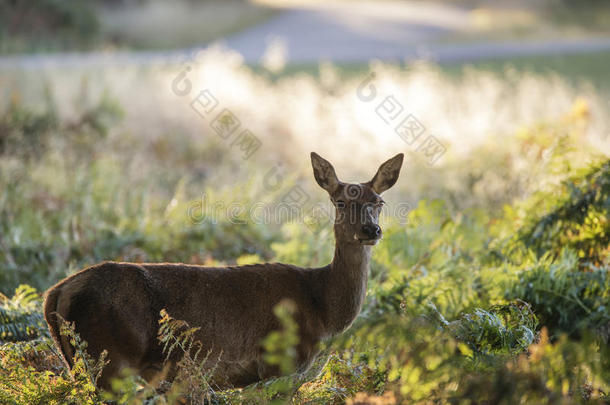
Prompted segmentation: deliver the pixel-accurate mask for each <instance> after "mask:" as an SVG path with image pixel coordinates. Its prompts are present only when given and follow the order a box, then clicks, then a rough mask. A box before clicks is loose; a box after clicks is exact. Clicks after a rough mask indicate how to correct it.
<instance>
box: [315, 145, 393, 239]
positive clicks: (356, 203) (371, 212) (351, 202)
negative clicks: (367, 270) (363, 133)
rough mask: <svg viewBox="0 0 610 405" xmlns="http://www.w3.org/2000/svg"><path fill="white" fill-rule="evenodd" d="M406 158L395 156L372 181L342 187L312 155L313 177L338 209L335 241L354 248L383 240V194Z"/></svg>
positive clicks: (331, 169)
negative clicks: (381, 218) (381, 220)
mask: <svg viewBox="0 0 610 405" xmlns="http://www.w3.org/2000/svg"><path fill="white" fill-rule="evenodd" d="M403 158H404V155H403V154H402V153H400V154H398V155H396V156H394V157H393V158H391V159H390V160H388V161H386V162H385V163H383V164H382V165H381V166H380V167H379V170H377V173H376V174H375V176H374V177H373V179H372V180H371V181H368V182H366V183H343V182H342V181H340V180H339V179H338V177H337V174H336V173H335V169H334V167H333V165H332V164H330V162H328V161H327V160H326V159H324V158H322V157H321V156H320V155H318V154H317V153H315V152H312V153H311V164H312V166H313V174H314V177H315V179H316V181H317V182H318V184H319V185H320V187H322V188H323V189H324V190H326V191H327V192H328V194H329V196H330V200H331V202H332V203H333V205H334V206H335V210H336V212H335V214H336V215H335V226H334V227H335V238H336V239H337V242H341V243H348V244H355V245H375V244H377V242H379V240H381V237H382V234H383V233H382V230H381V227H380V226H379V213H380V212H381V207H382V206H383V204H384V201H383V199H382V198H381V195H380V194H381V193H383V192H384V191H386V190H387V189H389V188H390V187H392V186H393V185H394V183H396V180H398V175H399V174H400V168H401V166H402V161H403Z"/></svg>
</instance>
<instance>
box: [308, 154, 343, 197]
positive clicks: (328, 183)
mask: <svg viewBox="0 0 610 405" xmlns="http://www.w3.org/2000/svg"><path fill="white" fill-rule="evenodd" d="M311 166H312V167H313V176H314V177H315V178H316V181H317V182H318V184H319V185H320V187H322V188H323V189H324V190H326V191H328V193H329V194H332V193H334V192H335V190H336V189H337V187H338V186H339V179H338V178H337V174H336V173H335V168H334V167H333V165H331V164H330V162H329V161H327V160H326V159H324V158H322V156H320V155H318V154H317V153H316V152H311Z"/></svg>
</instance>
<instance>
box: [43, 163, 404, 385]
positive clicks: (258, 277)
mask: <svg viewBox="0 0 610 405" xmlns="http://www.w3.org/2000/svg"><path fill="white" fill-rule="evenodd" d="M403 157H404V155H403V154H402V153H401V154H398V155H396V156H394V157H393V158H391V159H389V160H387V161H386V162H385V163H383V164H382V165H381V166H380V167H379V169H378V171H377V173H376V174H375V175H374V177H373V178H372V180H370V181H368V182H366V183H344V182H341V181H340V180H339V179H338V177H337V175H336V173H335V169H334V167H333V166H332V164H331V163H330V162H328V161H327V160H325V159H324V158H322V157H321V156H320V155H318V154H316V153H315V152H312V153H311V164H312V167H313V174H314V178H315V180H316V182H317V183H318V185H319V186H320V187H322V188H323V189H324V190H326V192H327V193H328V195H329V196H330V200H331V202H332V204H333V205H334V209H335V216H334V237H335V250H334V257H333V259H332V261H331V263H329V264H328V265H326V266H324V267H319V268H302V267H297V266H293V265H290V264H282V263H261V264H252V265H242V266H229V267H206V266H201V265H190V264H182V263H127V262H111V261H107V262H102V263H99V264H96V265H93V266H91V267H88V268H85V269H83V270H80V271H79V272H77V273H75V274H73V275H71V276H69V277H67V278H65V279H63V280H61V281H60V282H58V283H57V284H56V285H54V286H53V287H51V288H50V289H49V290H48V291H47V292H46V294H45V300H44V317H45V320H46V322H47V324H48V327H49V331H50V334H51V336H52V338H53V341H54V343H55V346H56V347H57V349H58V352H59V353H60V355H61V357H62V361H64V362H65V364H66V366H67V367H68V368H69V369H70V368H72V366H73V361H74V360H73V356H74V351H75V349H74V347H73V346H72V345H71V344H70V340H69V338H67V337H66V336H64V335H63V334H61V333H60V326H61V322H69V323H70V324H72V325H73V326H74V330H75V332H76V333H78V334H79V335H80V337H81V338H82V339H83V340H84V341H86V342H87V344H88V346H87V352H88V354H89V355H91V356H92V357H93V358H98V357H99V356H100V354H102V353H103V352H104V351H106V353H107V360H109V362H108V363H107V365H106V366H105V367H104V369H103V371H102V374H101V376H100V377H99V378H98V380H97V385H98V387H99V388H101V389H103V390H104V389H109V388H110V382H111V380H112V379H113V378H115V377H119V376H120V375H121V372H122V370H123V369H127V368H128V369H130V370H132V371H134V372H136V373H138V374H139V375H140V376H141V377H142V378H144V379H145V380H147V381H159V376H160V375H163V378H164V379H165V380H167V381H171V379H172V378H174V377H175V375H176V372H175V368H176V367H175V364H176V363H177V361H179V358H177V357H175V356H177V354H175V355H174V357H171V358H170V357H168V356H166V355H165V354H164V352H163V350H162V346H161V344H160V342H159V339H158V329H159V319H160V316H159V314H160V312H161V311H162V310H165V311H166V312H167V313H168V314H169V315H170V316H171V317H173V318H174V319H179V320H183V321H185V322H187V323H188V324H189V325H190V326H192V327H197V328H199V329H198V330H197V332H196V338H197V340H198V341H199V342H200V343H201V344H202V348H203V349H204V350H205V351H207V353H208V360H207V361H209V362H211V363H210V365H211V364H212V362H213V365H214V367H215V372H214V374H213V379H212V384H213V385H214V386H215V387H217V388H219V389H224V388H229V387H235V388H238V387H245V386H247V385H249V384H252V383H255V382H258V381H261V380H264V379H267V378H271V377H277V376H279V375H280V374H281V371H280V369H279V368H278V367H277V366H274V365H269V364H268V363H267V362H265V360H264V358H263V357H264V350H263V347H262V345H261V341H262V340H263V339H264V338H265V337H266V336H267V335H268V334H269V333H270V332H272V331H274V330H278V329H280V327H281V325H280V323H279V320H278V319H277V317H276V316H275V314H274V312H273V309H274V307H275V306H276V305H278V304H279V303H280V302H282V301H283V300H289V301H290V302H291V303H292V304H293V307H294V309H295V311H294V314H293V316H294V320H295V321H296V323H297V325H298V338H299V340H298V344H297V346H296V347H295V349H296V359H295V365H296V371H297V372H299V373H303V372H305V371H307V370H308V369H309V368H310V366H311V364H312V363H313V361H314V360H315V358H316V357H317V356H318V354H319V343H320V342H321V341H322V340H323V339H327V338H329V337H332V336H335V335H338V334H341V333H342V332H344V331H345V330H347V329H348V328H349V327H350V326H351V325H352V323H353V322H354V320H355V319H356V317H357V316H358V314H359V313H360V311H361V309H362V305H363V302H364V299H365V296H366V289H367V281H368V273H369V267H370V260H371V249H372V246H373V245H375V244H377V243H378V242H379V241H380V240H381V238H382V230H381V228H380V226H379V224H378V222H379V215H380V211H381V208H382V205H383V204H384V201H383V199H382V198H381V194H382V193H383V192H384V191H386V190H387V189H389V188H390V187H392V186H393V185H394V184H395V183H396V181H397V180H398V176H399V173H400V169H401V166H402V162H403Z"/></svg>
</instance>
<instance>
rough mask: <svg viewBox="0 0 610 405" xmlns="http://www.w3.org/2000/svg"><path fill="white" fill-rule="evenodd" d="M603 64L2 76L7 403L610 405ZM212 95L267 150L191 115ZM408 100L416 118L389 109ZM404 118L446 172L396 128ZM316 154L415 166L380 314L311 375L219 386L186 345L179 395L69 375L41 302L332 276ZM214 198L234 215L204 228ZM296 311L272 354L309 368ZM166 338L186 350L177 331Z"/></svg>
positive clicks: (379, 263) (222, 59) (391, 213)
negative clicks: (160, 270) (169, 268)
mask: <svg viewBox="0 0 610 405" xmlns="http://www.w3.org/2000/svg"><path fill="white" fill-rule="evenodd" d="M607 58H608V54H595V55H581V56H577V57H570V58H569V64H564V63H563V61H562V59H561V58H557V59H556V62H554V61H553V60H550V61H549V60H546V59H545V60H544V64H543V63H542V62H543V61H542V60H541V59H536V58H532V59H523V60H513V61H510V65H512V66H514V69H513V70H512V71H511V70H510V69H509V70H506V69H505V67H506V65H505V64H504V62H485V63H479V64H474V65H473V66H472V67H469V68H468V69H462V67H461V66H440V67H439V66H435V65H433V64H416V65H412V66H393V65H387V64H384V63H373V64H371V65H370V66H367V67H366V68H363V67H361V66H356V67H349V66H348V67H336V66H333V65H322V66H321V67H320V68H317V67H316V69H315V71H313V69H310V70H306V69H305V70H301V71H294V70H293V71H290V70H289V71H287V72H284V73H282V74H280V75H277V74H271V73H269V72H265V71H263V70H261V69H259V68H256V69H253V68H251V67H248V66H244V65H243V64H242V63H241V62H240V60H239V58H238V57H236V56H235V55H233V54H230V53H226V52H223V51H219V50H210V51H207V52H205V53H203V54H201V55H200V56H199V58H198V59H197V61H194V62H192V63H191V64H189V65H188V66H189V67H190V68H191V69H190V70H185V69H186V66H178V67H163V68H161V67H149V68H116V69H107V70H104V71H100V70H91V71H83V70H72V71H66V70H64V71H59V70H58V71H50V70H47V71H45V72H44V74H43V75H40V74H38V73H36V72H13V73H3V74H2V75H3V76H2V77H0V94H2V95H3V97H2V100H3V103H2V105H1V106H0V111H1V115H0V190H2V193H1V194H0V291H1V292H2V293H3V294H4V295H5V296H2V298H1V302H0V339H1V340H2V346H0V403H7V404H50V403H56V404H63V403H101V402H102V401H103V400H109V399H113V400H115V401H117V402H118V403H130V404H132V403H133V404H153V403H155V404H164V403H178V402H177V401H178V400H179V398H182V401H184V402H186V403H204V402H205V401H208V402H207V403H270V402H273V403H286V402H290V401H291V402H292V403H298V404H318V403H337V404H338V403H383V404H392V403H459V404H479V403H497V404H515V403H527V404H558V403H566V404H571V403H599V404H602V403H607V401H608V400H609V399H608V394H609V393H610V354H609V353H608V349H609V346H608V339H609V330H610V311H609V308H610V306H609V305H608V303H609V299H610V278H609V276H608V270H609V267H608V266H609V265H610V263H609V256H608V254H609V253H610V250H609V238H610V236H609V235H610V225H609V222H608V218H609V210H610V204H609V201H610V167H609V161H608V151H609V150H610V148H609V147H608V146H609V142H610V140H609V138H608V128H609V125H610V111H609V109H608V101H607V100H608V97H607V94H608V93H607V87H604V86H605V84H604V83H606V81H607V80H608V78H607V77H605V76H607V75H605V74H604V72H603V70H600V68H598V67H597V66H600V65H602V64H603V62H604V61H605V60H607ZM592 66H594V67H592ZM549 70H552V71H553V72H550V71H549ZM181 72H182V73H184V74H185V76H184V75H183V76H180V74H181ZM371 72H374V73H375V76H374V78H372V77H371V76H370V73H371ZM185 79H188V80H189V83H190V87H189V85H188V84H187V83H186V82H185V81H184V80H185ZM370 86H373V87H374V89H375V91H376V93H375V94H376V95H375V96H374V97H373V99H372V100H369V97H366V95H367V94H368V95H370V89H371V87H370ZM203 90H207V91H208V93H205V94H207V95H208V97H209V96H210V95H212V96H213V98H214V99H216V100H217V101H218V109H217V110H216V111H220V109H224V108H226V109H228V110H230V111H231V112H232V113H233V114H234V115H235V116H236V117H237V118H238V119H239V121H240V125H241V127H240V130H241V129H249V130H250V131H252V133H253V134H254V135H255V136H256V137H257V139H258V140H259V141H260V147H258V148H257V149H255V150H254V151H252V149H244V148H242V145H239V144H234V143H233V144H232V142H231V140H225V139H223V138H221V137H219V136H218V135H217V134H216V132H215V131H214V129H213V128H214V126H213V123H212V121H213V116H202V115H200V114H199V113H198V112H197V111H195V110H194V109H193V101H194V100H199V101H200V102H202V101H205V100H209V99H202V98H200V97H201V91H203ZM367 92H368V93H367ZM363 95H364V96H363ZM390 96H393V98H392V99H391V100H394V104H393V105H394V106H396V105H400V106H402V112H401V114H402V115H399V116H397V117H393V118H392V117H391V116H389V115H387V114H386V115H384V111H386V110H387V109H384V108H383V106H385V107H387V106H388V104H387V103H388V101H387V100H388V97H390ZM384 103H386V104H384ZM396 103H398V104H396ZM380 106H382V107H380ZM216 111H215V113H216ZM199 112H201V110H199ZM407 114H412V115H413V116H414V117H416V119H417V120H418V121H419V122H420V123H421V124H422V125H423V127H424V128H425V133H424V135H422V136H423V137H427V136H429V135H432V136H434V137H435V139H436V140H438V141H439V142H440V143H441V144H442V145H443V147H444V149H445V153H444V154H442V155H440V156H437V155H435V156H430V155H427V154H426V152H425V151H424V150H422V149H421V148H420V147H419V146H420V144H419V142H418V141H416V142H413V143H408V142H406V141H405V140H404V139H403V138H401V137H400V136H399V135H398V134H397V133H396V132H395V128H396V124H397V123H398V122H399V121H400V120H401V119H402V118H403V117H405V116H406V115H407ZM386 121H388V123H386ZM420 139H423V138H420ZM311 150H315V151H317V152H319V153H320V154H321V155H322V156H324V157H326V158H328V159H329V160H330V161H332V162H333V163H334V164H335V167H336V169H337V172H338V175H339V177H340V178H341V179H344V180H346V181H353V180H357V181H364V180H368V179H369V178H370V177H371V176H372V175H373V174H374V171H375V170H376V168H377V167H378V165H379V164H380V163H381V162H382V161H383V160H385V159H387V158H388V157H390V156H393V155H394V154H396V153H398V152H404V153H405V154H406V160H405V166H404V168H403V171H402V174H401V177H400V179H399V181H398V183H397V185H396V186H395V187H394V188H393V189H392V190H390V191H388V193H387V195H385V196H384V199H385V200H386V201H387V202H388V204H387V206H386V207H385V208H384V210H385V211H384V215H383V217H382V227H383V228H384V235H385V236H384V239H383V241H382V242H381V243H380V244H379V245H378V246H376V247H375V248H374V252H373V262H372V268H371V274H370V281H369V285H368V294H367V300H366V303H365V307H364V309H363V311H362V313H361V315H360V316H359V318H358V319H357V320H356V323H355V324H354V326H353V327H352V328H351V329H350V330H349V331H348V332H346V333H345V334H343V335H341V336H338V337H336V338H333V339H331V340H329V341H327V342H325V343H324V345H323V346H322V348H321V349H322V355H321V357H320V360H319V361H318V362H317V363H316V365H315V367H314V369H313V370H312V371H311V372H310V373H308V374H305V375H291V376H289V377H286V378H280V379H276V380H268V381H264V382H262V383H260V384H257V385H254V386H250V387H248V388H246V389H244V390H217V389H215V387H214V386H210V385H209V381H210V379H209V375H208V374H206V371H208V370H201V369H199V368H198V367H197V364H198V361H200V360H201V359H200V358H198V357H197V355H196V354H195V353H193V352H192V351H189V350H188V346H186V345H183V346H182V347H181V349H183V350H184V352H185V359H186V361H184V362H183V369H182V371H183V372H182V373H181V374H180V378H179V379H178V380H176V381H175V382H174V383H173V384H171V385H169V386H168V387H166V388H167V389H166V390H165V392H164V393H161V392H158V391H155V390H154V387H152V386H151V385H149V384H146V383H144V382H142V381H140V380H138V378H137V377H136V376H133V375H126V376H125V378H124V379H120V380H117V381H116V386H115V390H114V392H112V393H108V392H106V393H100V392H98V391H96V390H95V389H94V381H95V378H96V373H97V371H99V368H100V367H102V364H101V363H100V362H96V360H97V359H91V358H89V357H87V355H86V347H85V346H84V345H83V344H82V342H80V343H79V341H78V338H77V337H76V336H74V335H72V337H73V339H74V340H75V344H76V345H77V347H79V348H81V349H83V350H77V355H76V356H77V358H76V364H77V367H75V369H74V370H73V371H72V376H73V378H72V377H70V372H68V371H67V370H66V369H65V368H64V367H63V365H62V364H61V363H60V362H59V359H58V357H57V354H56V352H55V351H54V350H52V348H51V345H50V339H49V336H48V332H47V330H46V326H45V325H44V323H43V321H42V317H41V312H40V311H41V309H40V306H41V299H40V293H41V292H43V291H44V290H45V289H46V288H48V287H49V286H50V285H52V284H53V283H54V282H56V281H57V280H59V279H61V278H62V277H64V276H66V275H68V274H72V273H73V272H75V271H77V270H78V269H80V268H82V267H85V266H88V265H91V264H94V263H97V262H99V261H102V260H125V261H140V262H145V261H181V262H188V263H200V264H206V265H222V264H234V263H251V262H257V261H281V262H287V263H293V264H297V265H303V266H319V265H324V264H326V263H328V261H329V260H330V258H331V255H332V251H333V239H332V232H331V225H330V221H331V219H332V213H331V217H330V218H328V217H326V216H324V215H322V216H318V217H314V218H313V220H312V218H311V217H309V216H308V214H309V213H310V211H309V208H310V207H311V205H313V203H315V202H318V201H320V202H324V201H326V200H327V197H326V195H325V192H324V191H323V190H321V189H319V187H318V186H317V185H316V184H315V182H314V180H313V176H312V173H311V168H310V166H309V155H308V154H309V152H310V151H311ZM269 176H274V177H273V178H274V179H278V180H279V182H278V183H277V184H278V186H277V187H271V188H270V187H268V179H269ZM295 186H299V187H301V188H302V190H304V192H305V193H306V194H307V195H308V197H309V200H308V201H307V203H306V204H304V205H303V206H301V207H300V209H301V211H302V212H303V216H304V218H300V219H297V220H294V221H286V220H282V219H281V218H280V220H278V221H272V220H263V219H261V217H260V216H256V215H252V210H251V208H252V207H253V206H255V205H257V204H263V206H265V207H269V209H271V210H272V209H273V207H275V206H276V205H277V204H278V203H280V202H281V201H283V199H285V197H286V195H287V194H288V193H289V192H290V191H291V190H292V189H293V187H295ZM202 199H203V201H204V203H207V204H208V205H209V206H216V207H221V208H220V209H217V210H216V211H213V212H208V211H203V212H201V211H198V210H199V209H200V208H201V206H202V204H203V203H202V202H201V201H202ZM223 204H224V207H225V208H226V207H227V206H229V205H230V204H237V206H238V207H241V208H240V209H239V210H237V211H234V210H230V211H227V210H226V209H222V207H223ZM212 214H213V215H212ZM213 219H214V220H213ZM23 284H27V285H29V287H28V286H23ZM20 285H22V286H21V287H20ZM278 313H279V314H280V316H281V321H282V324H283V325H285V328H284V329H283V330H281V331H278V332H277V333H278V334H277V335H274V337H273V339H275V340H274V341H275V342H278V344H277V345H275V346H273V345H272V346H273V347H271V351H273V354H274V356H273V358H275V359H276V360H277V359H280V360H279V361H283V362H284V363H285V364H291V356H293V352H292V350H291V347H286V346H283V345H281V344H279V343H281V342H285V341H291V340H292V338H293V337H294V336H291V333H294V332H291V330H292V329H291V328H290V327H288V326H289V325H290V322H289V319H288V317H289V316H288V315H287V313H286V312H285V311H284V312H282V311H281V310H280V311H279V312H278ZM168 322H169V321H168ZM66 333H68V334H70V333H71V332H70V331H67V332H66ZM162 337H163V338H165V339H169V340H172V339H175V340H176V341H181V342H184V336H182V335H181V331H180V330H172V329H171V328H170V329H169V331H168V330H167V329H166V334H165V335H164V336H162ZM184 402H183V403H184Z"/></svg>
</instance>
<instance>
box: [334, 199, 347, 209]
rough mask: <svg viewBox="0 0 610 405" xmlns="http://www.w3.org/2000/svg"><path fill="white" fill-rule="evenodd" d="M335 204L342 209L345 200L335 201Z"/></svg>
mask: <svg viewBox="0 0 610 405" xmlns="http://www.w3.org/2000/svg"><path fill="white" fill-rule="evenodd" d="M336 205H337V208H339V209H340V210H342V209H344V208H345V201H337V203H336Z"/></svg>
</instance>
